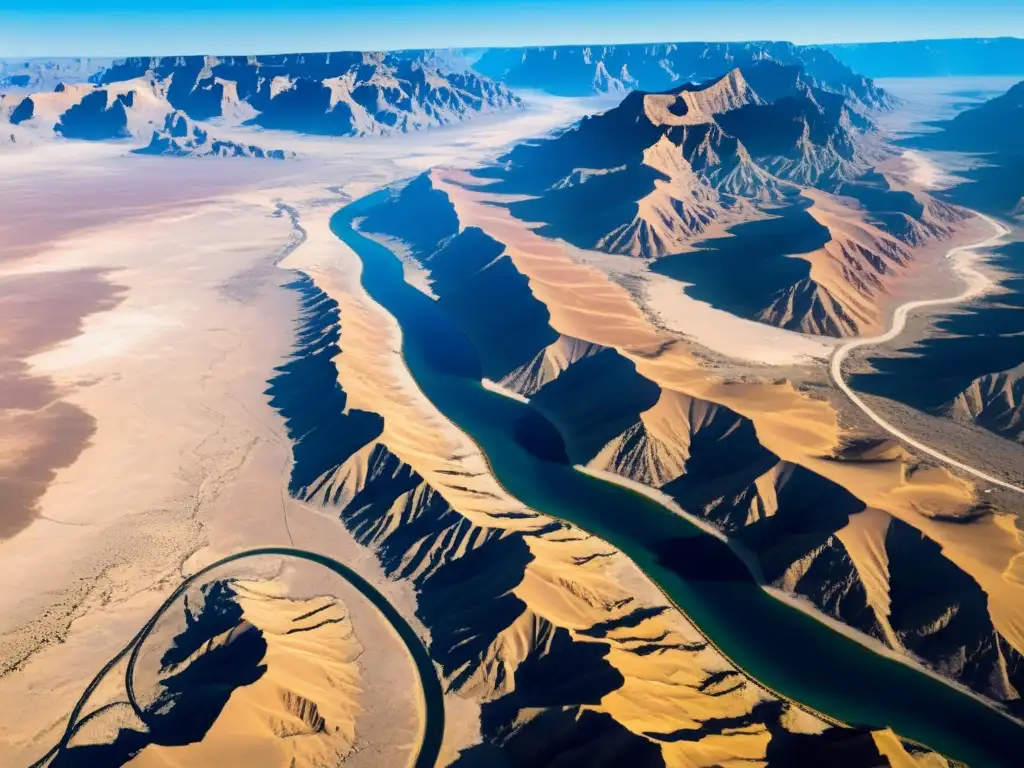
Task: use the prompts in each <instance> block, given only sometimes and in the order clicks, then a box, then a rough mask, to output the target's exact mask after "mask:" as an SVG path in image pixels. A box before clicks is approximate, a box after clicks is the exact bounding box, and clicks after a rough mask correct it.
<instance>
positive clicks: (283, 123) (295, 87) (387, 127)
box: [0, 53, 522, 154]
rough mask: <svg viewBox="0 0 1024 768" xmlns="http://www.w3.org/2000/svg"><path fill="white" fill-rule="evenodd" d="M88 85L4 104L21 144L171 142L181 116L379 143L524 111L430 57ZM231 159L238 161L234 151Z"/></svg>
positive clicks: (171, 71) (143, 65)
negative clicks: (169, 132) (170, 127)
mask: <svg viewBox="0 0 1024 768" xmlns="http://www.w3.org/2000/svg"><path fill="white" fill-rule="evenodd" d="M89 79H90V82H89V83H63V82H61V83H58V84H57V85H56V86H55V87H54V88H53V89H52V90H50V91H43V92H36V93H29V94H28V95H25V94H24V93H20V92H15V93H7V94H4V95H2V96H0V119H3V118H6V122H8V123H9V124H10V125H11V126H16V128H12V130H11V132H10V133H11V136H12V138H16V132H17V133H25V132H28V131H31V132H34V133H35V134H36V135H38V136H42V137H44V138H45V137H47V136H49V135H50V134H52V133H56V134H58V135H60V136H63V137H65V138H73V139H85V140H108V139H124V138H135V139H138V140H142V141H148V140H150V139H151V137H153V136H154V135H156V136H157V138H158V139H160V140H164V139H166V138H167V137H166V136H162V135H161V134H160V132H161V131H164V130H165V128H166V127H167V126H166V121H167V120H168V119H169V118H170V117H172V116H173V115H177V114H180V115H184V116H185V117H186V118H188V119H189V120H190V121H193V122H197V123H201V124H205V123H207V122H209V121H214V122H223V123H225V124H228V125H234V126H238V125H250V126H253V127H257V128H272V129H276V130H283V131H293V132H300V133H306V134H318V135H329V136H371V135H372V136H379V135H390V134H400V133H407V132H411V131H416V130H422V129H426V128H433V127H439V126H444V125H451V124H453V123H457V122H461V121H463V120H466V119H469V118H471V117H472V116H474V115H477V114H481V113H487V112H499V111H506V110H516V109H519V108H520V107H521V106H522V103H521V101H520V100H519V98H518V97H516V96H515V95H514V94H512V93H511V91H509V90H508V89H507V88H506V87H505V86H503V85H501V84H498V83H495V82H492V81H491V80H488V79H487V78H484V77H481V76H479V75H476V74H475V73H472V72H468V71H455V70H451V69H448V68H446V67H445V66H444V65H443V64H441V63H440V62H438V61H437V60H436V59H435V58H434V57H431V56H426V55H424V56H418V57H409V56H404V55H398V54H385V53H334V54H330V53H328V54H297V55H286V56H265V57H259V56H250V57H225V58H218V57H214V56H183V57H169V58H148V59H147V58H131V59H124V60H120V61H117V62H114V63H113V64H111V65H110V66H107V67H104V68H102V69H100V70H99V71H98V72H96V73H94V74H93V75H92V76H91V77H90V78H89ZM204 130H205V129H204ZM193 149H194V148H193ZM220 149H221V150H224V146H223V145H222V146H221V147H220ZM228 151H229V154H235V148H231V149H230V150H228ZM189 153H191V154H194V152H192V151H191V150H189ZM214 153H215V154H221V153H222V152H220V151H218V152H214Z"/></svg>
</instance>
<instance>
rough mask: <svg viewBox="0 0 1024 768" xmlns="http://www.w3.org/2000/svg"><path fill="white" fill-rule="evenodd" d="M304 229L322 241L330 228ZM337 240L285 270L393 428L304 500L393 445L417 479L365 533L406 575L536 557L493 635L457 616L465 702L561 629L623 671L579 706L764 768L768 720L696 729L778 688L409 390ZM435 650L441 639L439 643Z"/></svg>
mask: <svg viewBox="0 0 1024 768" xmlns="http://www.w3.org/2000/svg"><path fill="white" fill-rule="evenodd" d="M307 226H308V227H309V231H310V239H311V240H314V239H316V238H318V237H319V235H318V228H324V229H326V227H327V222H326V221H320V222H309V223H308V225H307ZM320 234H322V235H323V237H324V238H327V237H333V236H332V235H330V233H329V232H320ZM335 243H336V244H335V246H334V248H333V250H332V255H330V256H328V255H326V254H324V255H320V256H317V254H316V253H315V252H314V251H312V250H308V249H307V250H304V249H303V248H300V249H299V250H298V251H296V253H295V254H293V256H292V257H290V258H289V261H288V265H289V266H301V267H302V269H303V270H304V271H308V272H309V273H310V274H311V275H312V276H313V277H314V278H315V280H316V281H317V283H318V285H320V286H321V287H322V288H323V289H324V290H325V291H326V292H327V293H328V294H329V295H330V296H332V298H334V299H335V300H337V301H338V303H339V305H340V308H341V317H342V318H343V323H342V328H341V341H340V347H341V349H342V352H341V354H340V355H339V356H338V358H337V359H336V364H337V368H338V374H339V383H340V384H341V386H342V388H343V389H344V391H345V392H346V394H347V395H348V404H347V407H348V409H349V410H367V411H371V412H374V413H378V414H380V415H381V416H382V417H383V419H384V429H383V433H382V434H381V435H380V437H379V438H378V439H375V440H373V441H372V442H371V443H370V444H368V445H366V446H365V447H364V448H362V449H361V450H359V451H357V452H356V453H355V454H354V455H352V456H351V458H350V459H348V460H347V461H345V462H344V463H343V464H342V465H341V466H339V467H337V468H336V469H334V470H331V471H330V472H328V473H327V475H326V476H325V477H324V478H323V479H322V482H321V483H320V484H318V485H317V486H316V490H315V491H314V492H315V494H316V496H315V497H314V498H312V499H311V500H313V501H320V502H326V503H330V504H332V505H336V506H337V507H339V508H341V509H344V508H345V507H346V506H347V505H348V502H349V501H350V500H351V499H352V498H353V497H354V496H355V494H357V493H358V492H359V491H360V490H362V489H363V488H365V487H366V485H367V484H368V483H370V482H373V479H374V478H375V477H377V476H379V474H380V473H381V472H384V471H390V472H395V471H397V469H396V467H397V466H398V465H396V464H395V463H394V462H393V461H392V462H391V463H390V464H388V462H387V461H385V459H386V457H387V456H389V455H393V456H394V457H397V459H399V460H400V462H401V463H402V464H405V465H408V467H410V468H411V469H413V470H414V471H415V472H416V475H418V477H419V478H421V481H419V482H418V484H416V485H415V486H414V487H413V488H412V489H411V490H409V491H407V492H405V493H404V494H403V495H402V496H401V497H400V498H398V499H396V500H395V502H394V504H392V505H391V507H390V509H389V510H388V511H387V512H386V513H385V515H384V517H383V519H381V520H379V521H377V522H375V523H374V526H373V528H372V529H370V530H367V532H366V535H367V536H368V537H369V539H368V543H370V544H371V546H374V547H385V546H386V547H387V552H388V555H389V557H395V556H397V555H399V554H400V553H399V552H396V550H395V548H396V547H398V546H404V547H405V548H406V549H405V550H404V553H401V559H402V561H403V563H404V564H405V565H402V566H399V568H400V572H401V573H403V574H405V575H407V576H408V577H409V578H413V579H423V578H425V577H429V576H430V574H432V573H434V572H437V571H438V570H440V569H443V568H445V567H447V565H446V564H448V563H452V562H457V561H458V560H460V559H462V558H466V557H470V556H471V555H472V552H473V550H475V549H477V548H480V547H484V546H492V545H493V542H494V541H496V540H499V541H501V540H517V541H519V542H521V545H523V546H525V547H526V548H527V550H528V553H529V557H528V558H527V559H526V560H525V561H524V562H523V563H522V564H521V565H520V566H519V567H521V568H522V576H521V577H519V578H518V582H517V583H514V584H513V585H512V586H511V589H510V593H511V595H514V597H515V598H517V599H518V601H521V603H522V604H523V607H522V610H521V611H520V612H519V613H518V614H517V615H516V617H515V618H514V619H513V620H512V621H511V623H509V624H508V625H507V626H503V627H500V628H499V629H498V630H497V631H496V632H495V634H493V635H491V634H488V633H489V631H490V630H488V629H487V625H488V624H489V622H488V621H485V620H484V616H483V615H482V614H480V615H475V618H472V617H469V618H464V619H463V618H460V619H459V622H460V624H464V626H466V630H465V632H466V635H465V636H464V637H462V639H461V641H460V642H461V644H462V645H464V646H467V647H479V651H478V652H474V653H473V654H471V655H470V656H468V657H467V658H465V659H464V660H463V661H461V662H460V663H459V664H458V666H457V667H455V668H452V669H449V670H446V672H447V682H448V684H449V685H453V686H454V687H455V688H456V690H457V691H458V692H459V693H461V694H462V695H464V696H468V697H472V698H475V699H477V700H483V701H489V700H495V699H497V698H499V697H501V696H502V695H505V694H508V693H511V692H512V691H513V690H515V687H516V680H517V678H516V674H515V673H516V670H517V669H518V668H519V666H520V665H521V664H523V663H524V661H526V660H527V659H530V660H533V661H534V662H535V663H536V662H537V660H539V659H543V658H545V657H546V656H549V655H551V654H553V653H556V652H558V651H557V647H558V646H560V645H561V644H562V643H564V642H565V640H566V638H568V639H569V640H571V642H572V643H574V644H575V645H574V647H575V648H576V649H577V650H576V651H573V653H574V654H582V653H584V651H583V649H585V648H586V647H587V646H588V645H590V646H591V647H593V648H594V650H595V651H599V649H601V648H607V649H608V650H607V652H606V653H605V655H604V662H601V663H602V664H604V663H605V662H607V663H608V664H611V665H612V667H613V668H614V669H615V670H618V672H620V673H621V674H622V676H623V677H624V678H625V680H624V682H623V683H622V684H621V685H620V686H619V687H618V688H617V689H614V690H612V691H611V692H609V693H607V694H605V695H604V696H603V697H602V698H601V699H600V701H599V702H595V703H592V704H587V705H586V706H585V707H584V708H583V709H584V710H589V711H592V712H596V713H607V714H608V715H610V716H611V717H612V718H614V720H615V721H616V722H618V723H619V724H620V725H621V726H623V727H624V728H625V729H628V732H630V733H632V734H634V735H635V736H634V738H640V739H643V740H650V741H653V742H654V743H655V744H658V745H659V747H660V749H661V751H662V754H663V755H664V757H665V759H666V760H667V762H668V764H669V765H672V766H680V767H682V766H688V767H690V766H712V765H735V766H740V765H758V764H763V761H764V754H765V748H766V745H767V743H768V740H769V738H770V737H769V733H768V723H767V722H765V721H758V720H757V718H756V717H754V721H753V723H752V724H751V725H750V726H747V727H743V728H733V729H725V730H724V731H718V732H716V731H715V729H714V728H712V729H710V732H709V733H705V734H702V735H697V734H696V731H697V730H698V729H700V728H702V726H703V724H706V723H708V722H715V721H717V720H718V719H720V718H722V719H724V721H725V722H728V719H729V718H744V717H748V716H750V714H751V713H752V711H753V709H754V707H755V706H756V705H757V704H758V703H759V702H765V701H771V700H772V697H771V696H770V695H769V694H767V693H766V692H765V691H764V690H762V689H760V688H759V687H758V686H756V685H755V684H753V683H751V682H750V681H749V680H747V679H746V678H744V677H743V676H741V675H738V674H737V673H736V671H735V670H733V669H732V668H731V666H730V665H729V663H728V662H727V661H726V660H725V659H724V658H723V657H722V656H721V655H720V654H719V653H718V652H717V651H715V650H714V649H713V648H712V647H711V646H710V645H709V644H708V643H707V641H706V640H705V639H704V638H703V637H702V636H701V634H700V632H699V631H698V630H697V629H696V628H694V627H693V626H692V625H691V624H689V623H688V622H687V621H686V620H684V619H683V617H682V616H681V615H680V614H679V613H677V612H676V611H673V610H671V609H668V607H667V604H666V602H665V600H664V598H663V597H662V595H661V594H660V592H658V591H657V589H656V588H655V587H654V586H653V585H652V584H651V583H650V582H649V581H648V580H647V579H646V577H644V576H643V575H642V574H641V573H640V572H639V571H638V569H637V568H636V567H635V566H634V565H633V564H632V563H631V562H630V561H629V560H628V559H627V558H626V557H625V556H624V555H622V554H621V553H619V552H617V551H616V550H614V549H612V548H610V547H609V546H608V545H607V544H605V543H604V542H602V541H600V540H598V539H596V538H594V537H592V536H590V535H587V534H585V533H583V532H581V531H579V530H577V529H575V528H572V527H570V526H566V525H553V524H552V521H551V520H550V518H547V517H545V516H543V515H541V514H538V513H537V512H535V511H533V510H531V509H528V508H526V507H524V506H523V505H522V504H521V503H520V502H519V501H518V500H516V499H515V498H513V497H511V496H510V495H509V494H508V493H507V492H506V491H505V490H504V489H503V488H502V487H501V486H500V485H499V484H498V483H497V482H496V481H495V479H494V477H493V476H492V475H491V473H490V471H489V468H488V466H487V462H486V460H485V458H484V456H483V455H482V453H481V452H480V450H479V448H478V447H477V446H476V444H475V443H473V442H472V441H471V440H470V439H469V438H468V437H467V436H466V435H465V434H464V433H462V432H461V431H460V430H459V429H457V428H456V427H455V426H454V425H453V424H451V423H449V422H448V421H446V420H445V419H444V418H443V417H442V416H441V414H439V413H438V412H437V410H436V409H435V408H434V407H433V405H432V404H431V403H430V402H429V401H428V400H427V399H426V398H425V396H424V395H423V394H422V393H421V392H420V391H419V389H418V388H417V387H416V384H415V381H414V380H413V379H412V377H411V375H410V374H409V372H408V371H407V369H406V368H405V367H404V365H403V362H402V359H401V356H400V352H399V336H398V334H399V329H398V328H397V326H396V324H395V322H394V320H393V318H391V317H390V316H389V315H387V314H385V313H384V312H383V311H382V310H381V309H379V308H378V307H377V306H376V305H374V304H373V303H372V302H370V301H369V299H368V298H367V297H366V295H365V293H364V292H363V291H362V289H361V287H360V285H359V283H358V268H359V267H358V264H359V262H358V259H357V257H356V256H355V255H354V254H352V253H351V252H350V251H349V250H348V248H347V247H346V246H344V245H343V244H342V243H340V242H338V241H335ZM627 320H628V318H627ZM634 322H639V321H638V320H634ZM570 346H571V344H570ZM389 466H390V467H391V469H388V467H389ZM431 514H435V515H441V517H440V518H439V519H438V521H436V522H432V523H431V525H430V526H429V527H427V528H421V529H420V530H427V531H431V533H430V534H429V535H426V536H424V538H422V539H419V540H416V541H405V540H403V538H402V537H403V535H406V532H407V531H409V530H410V529H411V527H412V526H413V524H414V523H415V521H416V520H418V519H421V518H424V517H425V516H428V515H431ZM495 565H496V566H497V567H499V568H502V569H506V568H508V567H510V566H508V565H503V564H501V563H497V564H495ZM487 567H488V566H487V565H483V564H482V565H481V566H480V568H482V569H483V570H480V569H477V570H476V571H475V572H474V574H473V578H472V579H471V580H469V581H466V582H464V583H462V584H461V585H460V591H461V592H463V593H465V594H466V595H467V596H468V597H469V598H472V597H473V596H474V595H475V594H476V592H475V590H476V589H477V588H478V587H477V585H476V580H479V579H484V580H486V579H492V578H501V579H504V578H507V577H508V576H510V575H512V576H514V575H515V571H512V572H511V573H509V572H508V571H507V570H502V571H498V572H497V573H492V572H491V571H488V570H487ZM407 568H408V569H411V570H408V569H407ZM429 588H430V584H429V581H428V582H427V584H426V586H424V587H423V589H424V590H426V591H424V593H423V594H422V596H421V600H427V599H429V598H430V592H429ZM445 606H446V607H445V613H450V612H453V611H455V612H456V613H455V615H456V616H458V617H462V616H463V615H464V612H465V611H478V612H479V611H485V612H492V611H493V610H494V608H493V607H492V606H491V604H490V603H485V604H483V605H481V604H479V603H478V602H476V600H472V602H471V604H470V605H468V606H467V605H463V604H461V603H460V602H459V597H458V593H456V594H453V595H452V596H450V597H446V598H445ZM602 628H603V629H602ZM439 637H440V636H439ZM460 637H461V635H460ZM560 638H561V639H560ZM439 652H442V651H438V649H437V648H434V647H433V646H432V653H439ZM460 658H462V657H461V656H460ZM715 681H720V682H715ZM782 709H783V710H785V709H786V707H785V706H782ZM545 713H546V708H539V709H535V710H523V711H521V712H520V713H519V718H520V721H519V724H520V725H521V726H525V725H526V724H527V723H528V722H533V721H534V720H537V721H538V722H540V720H542V719H543V718H544V715H545ZM796 719H797V720H799V721H800V722H802V723H803V727H804V728H805V729H810V730H811V731H817V730H821V729H822V728H823V727H824V724H823V723H822V722H820V721H817V720H815V719H814V718H812V717H810V716H807V717H806V718H804V719H802V720H801V719H800V718H796ZM687 730H693V731H695V733H694V738H693V739H692V740H690V739H687V738H673V739H665V740H662V739H659V738H658V737H657V734H659V733H662V734H665V733H667V734H671V733H675V732H678V731H682V732H685V731H687Z"/></svg>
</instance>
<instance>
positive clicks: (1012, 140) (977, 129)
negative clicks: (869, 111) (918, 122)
mask: <svg viewBox="0 0 1024 768" xmlns="http://www.w3.org/2000/svg"><path fill="white" fill-rule="evenodd" d="M933 125H934V126H935V127H938V128H941V130H940V131H939V132H938V133H930V134H927V135H925V136H922V137H920V138H918V139H915V140H914V143H915V144H917V145H927V146H929V147H932V148H934V149H949V150H955V151H959V152H1024V81H1021V82H1019V83H1017V84H1016V85H1014V86H1013V87H1012V88H1010V89H1009V90H1008V91H1007V92H1006V93H1004V94H1001V95H999V96H996V97H994V98H992V99H989V100H988V101H986V102H983V103H982V104H979V105H978V106H976V107H972V108H970V109H965V110H964V111H963V112H960V113H959V114H958V115H956V117H954V118H953V119H951V120H944V121H942V122H939V123H934V124H933Z"/></svg>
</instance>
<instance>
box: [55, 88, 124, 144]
mask: <svg viewBox="0 0 1024 768" xmlns="http://www.w3.org/2000/svg"><path fill="white" fill-rule="evenodd" d="M133 101H134V99H133V94H132V93H131V92H130V91H129V92H128V93H125V94H121V95H119V96H117V97H116V98H115V99H114V101H113V103H110V104H109V106H108V102H109V97H108V93H107V91H106V90H102V89H101V90H97V91H93V92H92V93H90V94H88V95H86V96H85V97H84V98H83V99H82V100H81V101H80V102H79V103H78V104H76V105H75V106H73V107H71V109H69V110H68V111H67V112H65V113H64V114H63V115H61V118H60V122H58V123H57V125H56V126H55V127H54V130H55V131H56V132H57V133H59V134H60V135H62V136H64V137H65V138H68V139H84V140H86V141H103V140H105V139H123V138H127V137H128V135H129V134H128V114H127V113H126V112H125V107H126V106H128V107H130V106H131V105H132V103H133Z"/></svg>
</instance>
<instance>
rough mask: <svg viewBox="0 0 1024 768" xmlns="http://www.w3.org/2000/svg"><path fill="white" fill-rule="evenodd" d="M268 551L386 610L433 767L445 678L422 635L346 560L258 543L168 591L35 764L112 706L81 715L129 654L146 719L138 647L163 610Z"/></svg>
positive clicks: (423, 749) (128, 679)
mask: <svg viewBox="0 0 1024 768" xmlns="http://www.w3.org/2000/svg"><path fill="white" fill-rule="evenodd" d="M264 555H270V556H275V555H276V556H280V557H295V558H298V559H300V560H308V561H310V562H313V563H316V564H317V565H321V566H323V567H325V568H327V569H329V570H331V571H333V572H334V573H336V574H338V575H339V576H341V577H342V578H343V579H345V581H347V582H348V583H349V584H351V585H352V586H353V587H355V588H356V589H357V590H359V592H360V593H361V594H362V595H363V596H364V597H366V598H367V599H368V600H369V601H370V602H371V603H373V605H374V606H375V607H376V608H377V610H379V611H380V612H381V614H383V616H384V618H385V619H386V620H387V621H388V623H389V624H391V627H392V628H393V629H394V630H395V632H396V633H397V634H398V636H399V638H400V639H401V640H402V642H403V643H405V646H406V648H407V649H408V650H409V655H410V656H412V659H413V662H414V666H415V667H416V673H417V675H418V676H419V682H420V707H421V710H422V712H423V722H422V723H421V727H420V739H419V742H420V744H419V749H418V750H417V752H416V755H415V757H414V758H413V760H412V762H411V766H412V768H433V766H434V765H435V764H436V763H437V758H438V754H439V753H440V751H441V738H442V736H443V734H444V691H443V690H442V688H441V681H440V680H439V679H438V677H437V672H436V670H435V668H434V663H433V661H431V659H430V655H429V654H428V652H427V649H426V648H425V647H424V646H423V643H422V641H421V640H420V638H419V635H417V634H416V631H415V630H414V629H413V628H412V627H411V626H410V625H409V623H408V622H406V620H405V619H404V618H403V617H402V615H401V614H400V613H399V612H398V610H397V609H396V608H395V607H394V606H393V605H391V603H390V602H389V601H388V599H387V598H386V597H384V595H382V594H381V593H380V592H379V591H378V590H377V589H376V587H374V586H373V585H372V584H370V583H369V582H368V581H366V579H364V578H363V577H362V576H360V575H359V574H358V573H356V572H355V571H353V570H352V569H351V568H349V567H348V566H347V565H344V564H343V563H340V562H338V561H337V560H334V559H333V558H330V557H327V556H325V555H320V554H317V553H315V552H309V551H308V550H304V549H297V548H295V547H259V548H257V549H248V550H245V551H243V552H236V553H235V554H233V555H229V556H227V557H224V558H221V559H220V560H217V561H216V562H213V563H210V564H209V565H207V566H206V567H205V568H201V569H200V570H198V571H196V572H195V573H193V574H192V575H191V576H189V577H188V578H187V579H185V580H184V581H183V582H182V583H181V584H179V585H178V587H177V589H175V590H174V591H173V592H172V593H171V594H170V595H168V597H167V599H166V600H165V601H164V602H163V604H161V606H160V607H159V608H158V609H157V610H156V612H155V613H154V614H153V615H152V617H150V619H149V621H147V622H146V623H145V624H144V625H143V627H142V629H140V630H139V631H138V633H137V634H136V635H135V636H134V637H133V638H132V639H131V640H129V641H128V644H127V645H126V646H125V647H124V648H122V649H121V650H120V651H119V652H118V653H117V654H116V655H115V656H114V657H113V658H112V659H110V661H108V662H107V663H106V664H105V665H104V666H103V668H102V669H101V670H100V671H99V672H98V673H97V674H96V676H95V677H94V678H93V679H92V681H91V682H90V683H89V685H88V686H86V688H85V691H83V692H82V695H81V696H80V697H79V699H78V702H77V703H76V704H75V706H74V708H73V709H72V710H71V714H70V715H69V717H68V724H67V727H66V728H65V730H64V735H63V736H62V737H61V739H60V741H59V742H58V743H57V744H55V745H54V746H53V747H51V748H50V750H49V751H48V752H47V753H46V754H45V755H43V757H41V758H40V759H39V760H37V761H36V762H35V763H33V764H32V766H31V768H43V766H46V765H49V764H50V762H51V760H53V759H56V758H58V757H59V756H60V754H61V752H63V751H64V750H65V749H67V748H68V745H69V743H70V741H71V739H72V738H73V737H74V735H75V733H76V732H77V731H78V730H79V728H81V726H82V725H84V724H85V723H86V722H87V721H88V720H90V719H91V718H92V717H93V716H94V715H96V714H98V713H99V712H100V711H102V710H105V709H107V708H108V707H109V705H108V707H101V708H100V710H97V711H96V712H91V713H89V714H88V715H85V716H84V717H83V716H82V710H83V709H84V708H85V706H86V705H87V704H88V703H89V698H90V697H91V696H92V694H93V692H95V690H96V688H97V687H98V686H99V684H100V683H101V682H102V681H103V679H104V678H105V677H106V676H107V674H108V673H109V672H110V671H111V670H112V669H113V668H114V667H115V666H117V664H118V663H119V662H121V661H122V660H123V659H124V657H125V656H129V654H130V656H129V659H128V666H127V669H126V671H125V681H124V682H125V691H126V692H127V696H128V704H129V705H130V706H131V708H132V710H133V711H134V712H135V714H136V715H137V716H138V717H139V719H140V720H142V722H144V723H147V715H146V712H145V711H144V710H143V709H142V708H141V707H140V706H139V704H138V702H137V701H136V699H135V687H134V679H133V678H134V671H135V663H136V661H137V659H138V656H139V653H140V651H141V650H142V646H143V645H144V644H145V641H146V638H147V637H148V636H149V633H150V632H152V631H153V627H155V626H156V624H157V622H158V621H159V620H160V618H161V617H162V616H163V614H164V613H166V612H167V610H168V609H169V608H170V607H171V606H172V605H174V603H175V602H176V601H177V600H178V598H179V597H181V596H182V595H183V594H184V593H185V591H186V590H187V589H188V588H189V587H190V586H192V585H193V584H195V583H196V582H197V581H198V580H199V579H200V578H202V577H203V576H205V575H206V574H208V573H209V572H210V571H213V570H214V569H216V568H219V567H221V566H222V565H227V564H228V563H232V562H235V561H237V560H242V559H245V558H249V557H260V556H264ZM147 725H148V723H147Z"/></svg>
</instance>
